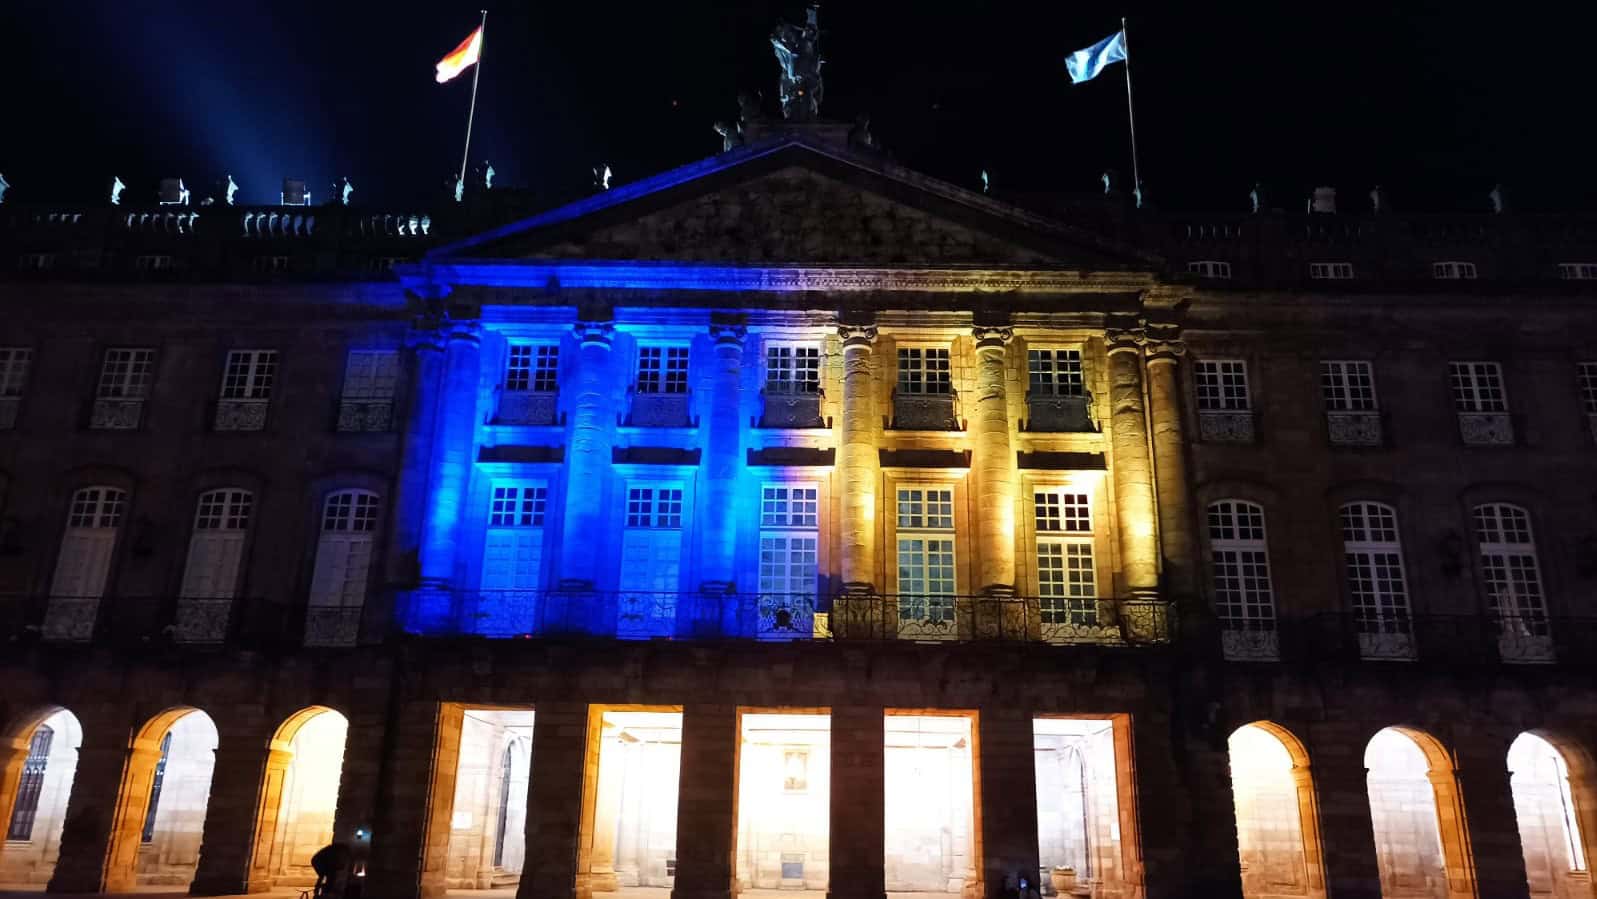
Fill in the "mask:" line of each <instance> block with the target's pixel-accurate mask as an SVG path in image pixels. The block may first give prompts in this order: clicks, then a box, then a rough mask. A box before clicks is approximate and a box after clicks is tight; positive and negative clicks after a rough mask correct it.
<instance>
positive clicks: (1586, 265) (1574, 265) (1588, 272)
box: [1558, 262, 1597, 281]
mask: <svg viewBox="0 0 1597 899" xmlns="http://www.w3.org/2000/svg"><path fill="white" fill-rule="evenodd" d="M1558 277H1560V278H1563V279H1564V280H1565V281H1597V262H1560V263H1558Z"/></svg>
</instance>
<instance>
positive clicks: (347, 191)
mask: <svg viewBox="0 0 1597 899" xmlns="http://www.w3.org/2000/svg"><path fill="white" fill-rule="evenodd" d="M354 193H355V185H353V184H350V183H349V176H348V175H345V176H344V185H343V187H342V188H340V189H339V192H338V200H339V202H341V203H343V204H344V205H345V206H348V205H349V198H350V196H352V195H353V194H354Z"/></svg>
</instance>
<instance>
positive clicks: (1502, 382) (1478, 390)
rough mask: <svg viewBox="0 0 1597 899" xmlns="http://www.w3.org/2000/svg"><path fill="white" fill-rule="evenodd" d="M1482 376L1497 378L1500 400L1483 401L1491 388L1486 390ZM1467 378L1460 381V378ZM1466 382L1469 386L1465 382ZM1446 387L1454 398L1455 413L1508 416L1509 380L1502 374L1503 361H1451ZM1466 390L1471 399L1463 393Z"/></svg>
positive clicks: (1488, 386)
mask: <svg viewBox="0 0 1597 899" xmlns="http://www.w3.org/2000/svg"><path fill="white" fill-rule="evenodd" d="M1483 373H1489V374H1490V375H1491V376H1492V377H1493V378H1495V379H1496V382H1497V383H1496V386H1495V390H1496V392H1497V397H1496V398H1495V400H1494V399H1492V398H1491V397H1490V396H1487V397H1485V398H1483V396H1482V394H1483V392H1486V391H1489V390H1490V389H1492V387H1491V385H1486V386H1484V387H1483V385H1482V383H1481V381H1482V380H1483V377H1482V376H1483ZM1464 374H1467V376H1468V377H1467V378H1465V379H1462V380H1461V375H1464ZM1465 380H1467V382H1468V383H1467V384H1466V383H1464V381H1465ZM1447 384H1448V391H1449V394H1450V395H1451V396H1452V398H1453V411H1454V412H1460V413H1466V414H1469V413H1507V412H1508V411H1509V405H1508V379H1507V377H1505V375H1504V372H1503V365H1502V363H1500V362H1493V361H1491V360H1467V359H1466V360H1451V359H1450V360H1448V363H1447ZM1461 390H1467V391H1468V396H1465V395H1463V394H1462V393H1461Z"/></svg>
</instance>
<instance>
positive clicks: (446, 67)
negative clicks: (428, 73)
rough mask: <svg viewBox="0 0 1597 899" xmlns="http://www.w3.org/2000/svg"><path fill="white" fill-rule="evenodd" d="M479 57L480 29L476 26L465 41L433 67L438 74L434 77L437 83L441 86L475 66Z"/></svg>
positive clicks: (480, 53)
mask: <svg viewBox="0 0 1597 899" xmlns="http://www.w3.org/2000/svg"><path fill="white" fill-rule="evenodd" d="M481 56H482V27H481V26H478V27H477V29H476V30H474V31H472V33H471V34H470V35H468V36H467V37H466V39H465V40H463V41H461V42H460V46H458V47H456V48H455V49H453V50H451V51H449V55H448V56H445V57H444V58H443V59H440V60H438V65H437V66H435V68H436V69H437V70H438V74H437V75H436V76H435V77H436V79H437V81H438V83H439V84H443V83H444V82H445V81H448V80H449V79H451V78H453V77H455V76H456V75H459V74H460V73H461V72H464V71H466V70H467V69H469V68H471V67H472V66H473V65H476V63H477V59H478V58H479V57H481Z"/></svg>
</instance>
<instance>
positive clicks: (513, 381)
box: [502, 340, 560, 394]
mask: <svg viewBox="0 0 1597 899" xmlns="http://www.w3.org/2000/svg"><path fill="white" fill-rule="evenodd" d="M518 356H522V357H524V358H522V359H518V358H517V357H518ZM521 362H525V364H524V365H523V364H518V363H521ZM502 383H503V384H504V391H505V392H506V393H540V394H547V393H558V392H559V391H560V344H558V343H533V342H531V341H520V340H517V341H512V342H511V343H510V344H509V346H508V347H506V349H505V370H504V380H503V382H502Z"/></svg>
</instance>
